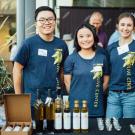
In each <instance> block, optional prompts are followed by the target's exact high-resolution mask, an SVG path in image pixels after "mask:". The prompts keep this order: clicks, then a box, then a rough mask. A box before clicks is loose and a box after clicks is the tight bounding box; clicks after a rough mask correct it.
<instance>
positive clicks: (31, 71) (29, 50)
mask: <svg viewBox="0 0 135 135" xmlns="http://www.w3.org/2000/svg"><path fill="white" fill-rule="evenodd" d="M35 21H36V29H37V33H38V34H36V35H34V36H32V37H30V38H28V39H26V40H24V41H23V43H22V45H21V48H20V49H19V51H18V53H17V55H16V57H15V59H14V61H15V63H14V68H13V81H14V89H15V94H21V93H31V106H32V109H34V103H35V100H36V99H37V90H38V91H39V98H41V100H42V101H43V102H44V101H45V99H46V97H47V95H48V89H51V91H52V97H53V98H56V96H57V95H56V89H57V87H61V82H62V80H61V79H62V78H63V77H64V76H63V63H64V61H65V59H66V57H67V56H68V48H67V45H66V43H65V42H64V41H63V40H61V39H59V38H57V37H55V36H54V30H55V25H56V14H55V12H54V10H53V9H51V8H50V7H47V6H42V7H39V8H37V9H36V11H35Z"/></svg>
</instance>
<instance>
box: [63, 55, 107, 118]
mask: <svg viewBox="0 0 135 135" xmlns="http://www.w3.org/2000/svg"><path fill="white" fill-rule="evenodd" d="M97 66H99V67H98V68H97V71H102V73H103V75H105V74H106V75H108V73H109V67H108V64H107V59H106V56H105V55H103V54H101V53H96V55H95V56H94V57H93V58H92V59H84V58H82V57H81V56H80V55H79V54H78V53H77V52H74V53H73V54H71V55H69V56H68V57H67V59H66V61H65V64H64V74H65V75H66V74H70V75H71V76H72V79H71V86H70V94H69V100H70V107H71V109H73V106H74V105H73V104H74V100H76V99H77V100H79V102H80V107H81V106H82V100H87V102H88V109H89V116H93V117H98V116H103V115H104V109H103V94H104V93H103V75H101V76H100V77H99V78H95V79H93V77H94V76H95V74H94V72H93V69H96V68H95V67H97ZM99 69H100V70H99ZM95 71H96V70H95Z"/></svg>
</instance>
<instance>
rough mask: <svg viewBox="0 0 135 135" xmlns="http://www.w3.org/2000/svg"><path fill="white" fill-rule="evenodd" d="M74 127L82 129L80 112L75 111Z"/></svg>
mask: <svg viewBox="0 0 135 135" xmlns="http://www.w3.org/2000/svg"><path fill="white" fill-rule="evenodd" d="M73 129H80V113H74V112H73Z"/></svg>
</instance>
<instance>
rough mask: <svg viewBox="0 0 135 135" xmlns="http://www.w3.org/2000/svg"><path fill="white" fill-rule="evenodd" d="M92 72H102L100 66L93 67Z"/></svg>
mask: <svg viewBox="0 0 135 135" xmlns="http://www.w3.org/2000/svg"><path fill="white" fill-rule="evenodd" d="M94 71H95V72H98V71H102V66H95V67H94Z"/></svg>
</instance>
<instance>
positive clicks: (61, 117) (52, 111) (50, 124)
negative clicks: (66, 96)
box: [35, 89, 89, 132]
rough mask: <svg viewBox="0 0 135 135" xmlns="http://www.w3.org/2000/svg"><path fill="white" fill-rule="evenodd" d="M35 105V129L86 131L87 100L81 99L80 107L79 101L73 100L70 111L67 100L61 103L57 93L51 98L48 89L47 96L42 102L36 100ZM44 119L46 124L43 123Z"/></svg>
mask: <svg viewBox="0 0 135 135" xmlns="http://www.w3.org/2000/svg"><path fill="white" fill-rule="evenodd" d="M36 104H38V105H36V107H35V120H36V130H37V131H38V132H42V131H43V127H46V129H45V130H47V132H88V127H89V126H88V108H87V101H86V100H83V101H82V108H81V109H80V107H79V101H78V100H75V101H74V109H73V111H72V112H71V110H70V106H69V101H68V100H66V101H65V103H64V104H63V101H62V98H61V97H60V96H59V95H58V96H57V98H56V99H55V101H53V99H52V98H51V90H50V89H49V90H48V97H47V99H46V102H45V103H43V102H41V101H40V99H38V100H37V103H36ZM43 121H46V126H44V125H43V123H44V122H43Z"/></svg>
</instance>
